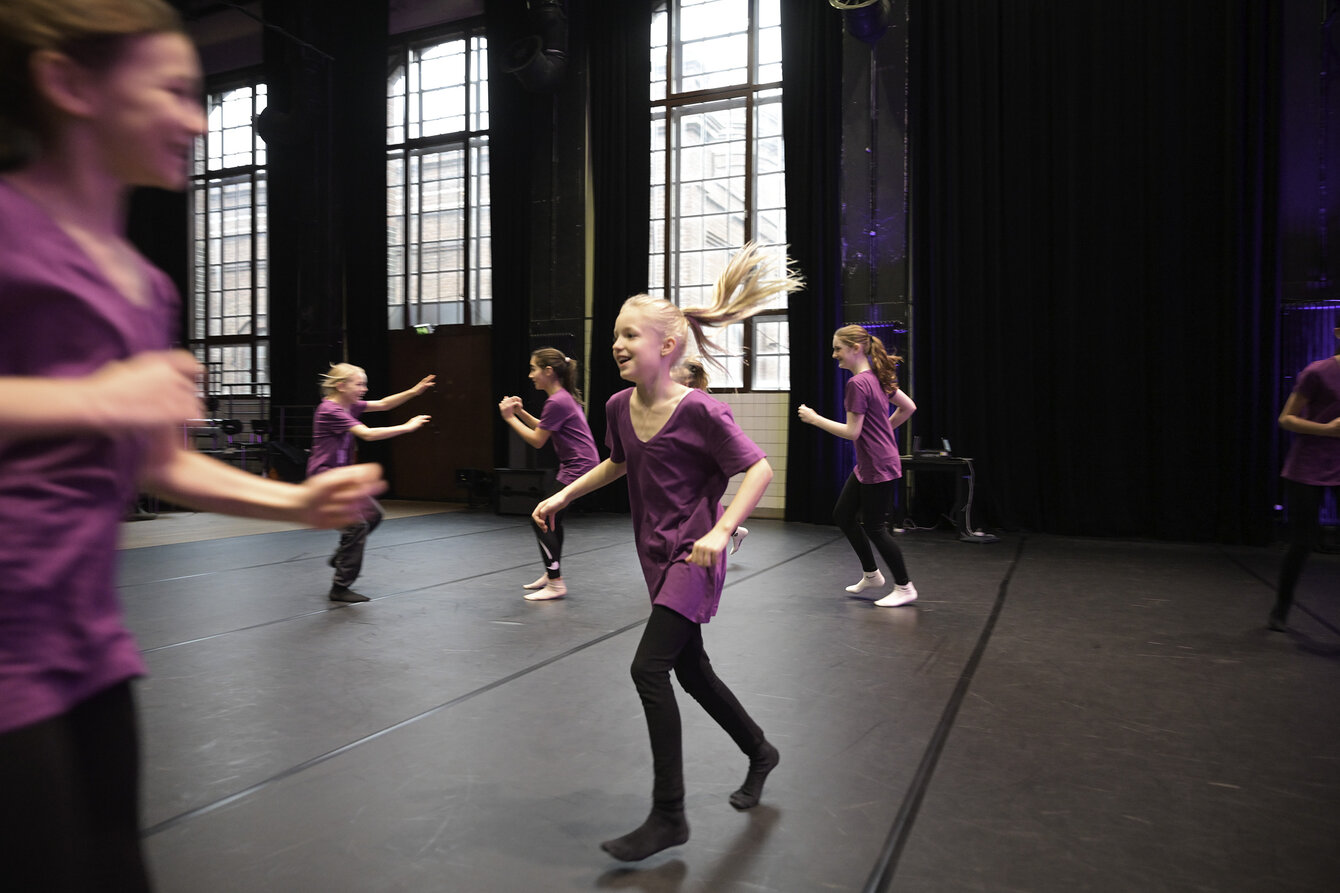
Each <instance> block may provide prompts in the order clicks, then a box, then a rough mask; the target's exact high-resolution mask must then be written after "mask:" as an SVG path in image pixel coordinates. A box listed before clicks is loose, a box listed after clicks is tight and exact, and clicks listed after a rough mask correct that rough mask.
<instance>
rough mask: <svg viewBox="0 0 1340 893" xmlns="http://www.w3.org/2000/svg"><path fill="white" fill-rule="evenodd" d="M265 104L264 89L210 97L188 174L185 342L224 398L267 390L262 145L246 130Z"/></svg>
mask: <svg viewBox="0 0 1340 893" xmlns="http://www.w3.org/2000/svg"><path fill="white" fill-rule="evenodd" d="M265 104H266V88H265V84H255V83H252V84H241V85H238V86H235V87H231V88H227V89H222V90H218V91H215V92H211V93H209V94H208V96H207V97H206V109H207V113H208V119H209V129H208V131H207V132H206V133H205V135H204V137H203V138H201V139H200V140H198V141H197V143H196V151H195V158H194V164H193V166H192V172H191V188H190V198H191V241H192V253H191V299H190V306H189V307H188V310H187V319H188V322H187V330H188V343H189V345H190V347H191V349H192V350H194V351H195V354H196V356H198V357H199V358H200V359H201V361H203V362H204V363H205V365H206V369H207V370H208V373H209V381H208V382H207V386H208V388H209V392H210V393H211V394H214V395H221V396H227V397H265V396H268V395H269V393H270V382H269V357H268V356H267V351H268V350H269V344H270V342H269V322H268V320H269V275H268V270H267V241H266V226H267V225H266V219H267V218H266V194H265V179H266V167H265V164H266V162H265V143H264V142H263V141H261V139H260V138H259V136H258V135H257V134H256V129H255V127H254V126H253V125H252V121H254V120H255V116H256V115H258V114H260V112H261V110H262V109H264V108H265Z"/></svg>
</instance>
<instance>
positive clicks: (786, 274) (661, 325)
mask: <svg viewBox="0 0 1340 893" xmlns="http://www.w3.org/2000/svg"><path fill="white" fill-rule="evenodd" d="M791 263H792V262H791V260H790V259H789V258H787V259H786V260H785V261H784V264H783V267H782V271H781V275H780V277H778V278H767V276H766V273H767V272H768V266H769V258H768V256H767V255H766V254H765V253H764V250H763V247H762V246H761V245H759V244H758V243H757V242H748V243H746V244H745V245H744V246H743V247H742V248H741V249H740V250H739V251H737V252H736V253H735V256H734V257H732V258H731V259H730V261H729V262H728V263H727V264H726V269H724V270H722V271H721V275H720V276H718V277H717V281H716V284H715V285H714V286H713V287H712V303H711V304H710V305H708V306H706V307H683V308H681V307H676V306H675V305H674V304H672V303H670V302H669V301H667V300H666V299H665V298H653V297H651V296H650V295H633V296H632V297H631V298H629V299H628V300H626V301H624V302H623V308H622V309H623V310H634V311H637V312H639V313H641V314H642V315H643V317H644V318H645V319H646V320H647V321H648V322H649V323H650V324H651V326H652V327H653V328H655V329H656V330H657V331H659V332H660V333H661V334H662V335H663V336H666V337H669V338H674V339H675V349H674V350H673V351H672V352H671V354H670V356H669V360H670V364H671V365H672V366H673V365H674V364H675V363H676V362H678V361H679V358H680V357H681V356H683V354H684V348H685V347H687V346H688V336H689V332H690V331H692V333H693V340H694V342H695V343H696V344H697V347H698V354H699V355H700V356H701V357H702V358H703V359H704V360H706V361H707V362H709V363H711V364H712V365H714V366H717V367H719V368H724V367H722V366H721V363H720V361H718V360H717V358H716V357H715V356H714V352H718V353H719V352H720V351H721V347H720V346H719V345H717V344H716V343H714V342H713V341H712V340H711V339H710V338H708V337H707V336H706V335H704V334H703V327H704V326H710V327H721V326H728V325H730V324H731V323H734V322H739V321H740V320H743V319H748V318H749V317H751V316H753V315H754V314H755V313H758V312H759V311H760V310H762V309H763V306H764V304H766V303H767V302H768V301H769V300H770V299H772V298H773V297H775V296H777V295H779V294H786V293H787V292H790V291H795V290H796V289H799V288H802V287H804V284H805V283H804V280H802V279H801V278H800V277H799V276H798V275H796V274H795V273H794V272H792V270H791V267H790V265H791ZM621 312H622V311H621Z"/></svg>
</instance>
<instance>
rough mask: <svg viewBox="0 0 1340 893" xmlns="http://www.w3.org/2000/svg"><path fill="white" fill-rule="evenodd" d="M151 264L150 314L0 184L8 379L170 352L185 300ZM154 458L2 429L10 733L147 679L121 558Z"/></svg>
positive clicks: (0, 564)
mask: <svg viewBox="0 0 1340 893" xmlns="http://www.w3.org/2000/svg"><path fill="white" fill-rule="evenodd" d="M143 266H144V269H145V271H146V274H147V275H148V276H149V279H150V283H151V285H152V298H151V300H150V302H149V304H148V305H147V306H143V307H141V306H138V305H136V304H134V303H132V302H130V301H129V300H128V299H127V298H126V297H125V296H123V295H122V294H121V293H120V292H118V291H117V290H116V288H115V287H114V286H113V285H112V284H111V283H110V282H109V281H108V280H107V278H106V277H105V276H104V275H103V274H102V272H101V271H100V270H99V269H98V268H97V267H96V266H95V265H94V263H93V261H92V259H90V258H89V256H88V255H87V254H86V253H84V251H83V250H82V249H81V248H80V247H79V246H78V245H77V244H76V243H75V242H74V241H73V240H72V239H71V238H70V237H69V236H68V235H66V233H65V232H64V231H63V230H62V229H60V227H58V226H57V225H56V223H55V222H54V221H52V220H51V218H50V217H48V216H47V215H46V213H45V212H44V211H43V210H42V209H41V208H39V207H38V206H37V205H35V204H33V203H32V201H30V200H29V199H28V198H27V197H26V196H24V195H23V194H22V193H20V192H18V191H17V190H15V189H14V187H12V186H11V185H9V184H8V183H7V182H5V181H4V180H3V179H0V320H2V322H0V375H13V376H42V377H49V378H72V377H77V376H82V375H87V374H89V373H91V372H93V371H95V370H96V369H98V368H99V367H101V366H102V365H103V364H105V363H107V362H109V361H111V360H120V359H125V358H127V357H129V356H131V355H132V354H136V353H140V352H142V351H146V350H158V349H163V348H166V347H168V346H170V342H169V332H170V331H171V329H172V326H173V325H174V324H175V320H176V314H177V306H178V298H177V294H176V289H175V288H174V287H173V285H172V283H171V281H169V279H168V278H167V276H165V275H164V274H163V273H162V272H161V271H159V270H157V269H155V268H153V267H152V265H150V264H149V263H148V262H147V261H143ZM99 396H100V395H98V394H94V393H90V394H89V395H88V399H89V400H97V399H99ZM145 448H146V441H145V439H144V438H142V437H137V436H131V435H118V436H98V435H86V436H60V437H44V438H38V439H29V440H19V441H8V440H6V439H5V437H4V432H3V431H0V544H2V545H0V732H5V731H9V730H11V729H15V728H19V727H22V726H26V725H30V724H32V723H35V722H39V721H41V720H44V719H48V718H50V717H53V716H56V715H59V714H61V713H64V712H65V711H67V710H69V709H70V708H71V707H73V706H74V705H75V704H77V703H79V702H80V701H82V700H84V699H86V698H88V697H90V696H92V695H94V694H97V693H98V692H99V691H102V690H103V689H105V688H108V687H109V686H112V685H115V684H116V683H118V682H121V681H123V680H125V679H128V678H130V677H132V676H138V675H141V674H142V673H143V672H144V669H145V667H144V663H143V661H142V660H141V658H140V653H139V648H138V647H137V646H136V644H135V642H134V640H133V638H132V637H131V635H130V633H129V632H128V631H127V630H126V628H125V625H124V623H123V622H122V617H121V607H120V604H119V602H118V599H117V591H116V568H117V552H116V548H117V534H118V529H119V526H120V524H121V521H122V520H123V518H124V517H125V514H126V511H127V509H128V508H129V507H130V506H131V505H132V504H133V502H134V499H135V496H136V491H137V484H136V480H137V477H138V475H139V471H140V467H141V463H142V462H143V460H144V454H145Z"/></svg>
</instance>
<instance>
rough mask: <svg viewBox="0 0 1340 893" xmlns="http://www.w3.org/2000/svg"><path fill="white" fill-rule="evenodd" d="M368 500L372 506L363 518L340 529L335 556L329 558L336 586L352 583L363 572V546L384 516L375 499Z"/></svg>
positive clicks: (350, 584)
mask: <svg viewBox="0 0 1340 893" xmlns="http://www.w3.org/2000/svg"><path fill="white" fill-rule="evenodd" d="M368 501H369V502H371V503H372V506H371V507H370V508H369V509H368V510H367V511H366V512H364V514H363V520H361V521H359V522H358V523H357V524H350V525H349V526H348V527H344V528H341V530H340V544H339V546H337V547H336V548H335V557H334V558H332V559H331V560H330V563H331V565H332V566H333V567H334V568H335V580H334V583H335V585H336V586H352V585H354V581H355V580H357V579H358V575H359V574H361V573H362V572H363V548H364V547H365V546H366V545H367V544H368V537H369V536H370V535H371V534H372V531H374V530H376V529H377V526H378V525H379V524H381V523H382V518H384V517H386V515H385V513H384V512H383V511H382V507H381V504H380V503H378V502H377V500H375V499H371V500H368Z"/></svg>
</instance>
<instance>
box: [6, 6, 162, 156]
mask: <svg viewBox="0 0 1340 893" xmlns="http://www.w3.org/2000/svg"><path fill="white" fill-rule="evenodd" d="M168 32H171V33H179V34H184V33H185V26H184V25H183V24H182V20H181V16H179V15H178V14H177V11H176V10H175V9H173V8H172V7H171V6H169V5H168V4H167V3H165V2H163V0H78V2H72V0H4V2H3V3H0V170H6V169H9V168H14V167H21V166H22V165H24V164H27V163H28V162H30V161H32V159H33V158H34V157H35V156H36V154H37V153H38V151H39V150H40V148H41V144H42V140H43V138H44V137H45V136H47V134H45V133H44V128H45V127H46V126H47V125H46V123H45V118H44V116H45V112H44V110H43V108H42V100H41V98H40V97H39V96H38V95H37V90H36V87H35V85H34V84H33V81H32V74H31V71H30V68H29V63H30V60H31V58H32V55H33V54H34V53H37V52H40V51H43V50H48V51H54V52H59V53H64V54H65V55H67V56H69V57H70V58H71V59H73V60H75V61H76V62H78V63H79V64H80V65H83V66H84V67H86V68H89V69H92V70H94V71H103V70H106V69H107V68H109V67H110V66H111V65H113V64H115V62H116V61H117V59H118V58H120V54H121V51H122V49H123V48H124V46H125V42H126V40H127V39H128V38H132V37H137V36H140V35H144V34H161V33H168Z"/></svg>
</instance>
